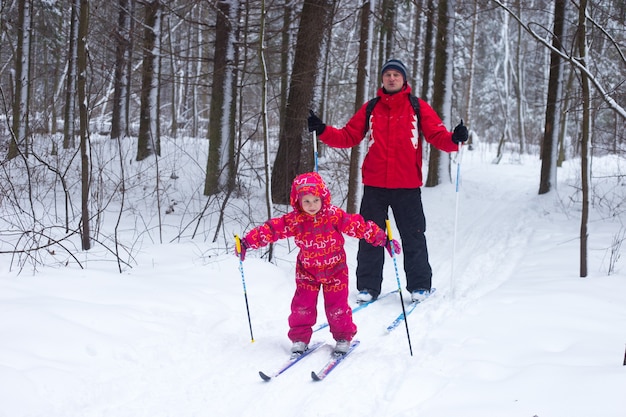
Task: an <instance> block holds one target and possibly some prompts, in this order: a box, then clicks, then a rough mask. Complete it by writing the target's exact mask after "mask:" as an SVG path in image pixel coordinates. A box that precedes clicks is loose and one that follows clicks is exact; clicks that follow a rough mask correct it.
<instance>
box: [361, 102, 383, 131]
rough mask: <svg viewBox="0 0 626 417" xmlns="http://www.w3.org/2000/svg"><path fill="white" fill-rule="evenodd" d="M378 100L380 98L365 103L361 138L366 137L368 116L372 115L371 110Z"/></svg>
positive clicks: (368, 128)
mask: <svg viewBox="0 0 626 417" xmlns="http://www.w3.org/2000/svg"><path fill="white" fill-rule="evenodd" d="M378 100H380V96H377V97H374V98H373V99H371V100H370V101H368V102H367V107H366V108H365V128H364V129H363V136H365V135H367V132H368V131H369V130H370V116H371V115H372V110H374V106H375V105H376V103H378Z"/></svg>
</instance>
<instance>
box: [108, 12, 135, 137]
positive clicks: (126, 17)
mask: <svg viewBox="0 0 626 417" xmlns="http://www.w3.org/2000/svg"><path fill="white" fill-rule="evenodd" d="M118 8H119V10H118V20H117V36H116V41H117V42H116V45H115V74H114V92H113V111H112V113H111V139H116V138H120V137H125V136H128V125H127V123H126V122H127V120H126V117H127V116H126V115H127V113H128V109H127V107H126V106H127V100H128V94H129V85H128V80H129V78H128V63H129V61H130V21H131V14H130V0H118Z"/></svg>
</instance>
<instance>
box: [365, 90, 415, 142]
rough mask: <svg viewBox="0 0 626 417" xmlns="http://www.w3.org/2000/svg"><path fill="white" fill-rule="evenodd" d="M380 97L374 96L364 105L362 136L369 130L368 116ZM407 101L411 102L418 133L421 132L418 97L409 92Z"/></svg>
mask: <svg viewBox="0 0 626 417" xmlns="http://www.w3.org/2000/svg"><path fill="white" fill-rule="evenodd" d="M378 100H380V97H374V98H373V99H371V100H370V101H368V102H367V107H365V128H364V129H363V136H365V135H367V132H368V131H369V130H370V116H371V115H372V110H374V106H376V103H378ZM409 101H410V102H411V107H413V111H414V112H415V115H416V116H417V129H418V131H419V134H420V135H421V134H422V118H421V113H420V101H419V99H418V98H417V97H416V96H414V95H412V94H409Z"/></svg>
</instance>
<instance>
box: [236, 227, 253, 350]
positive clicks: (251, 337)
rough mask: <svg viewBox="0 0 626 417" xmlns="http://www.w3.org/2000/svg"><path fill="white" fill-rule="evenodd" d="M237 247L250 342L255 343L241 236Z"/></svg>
mask: <svg viewBox="0 0 626 417" xmlns="http://www.w3.org/2000/svg"><path fill="white" fill-rule="evenodd" d="M235 247H236V248H237V254H238V255H239V271H241V283H242V284H243V297H244V298H245V300H246V311H247V312H248V327H250V342H252V343H254V335H253V334H252V320H250V307H249V305H248V292H247V291H246V278H245V277H244V275H243V259H241V239H239V235H235Z"/></svg>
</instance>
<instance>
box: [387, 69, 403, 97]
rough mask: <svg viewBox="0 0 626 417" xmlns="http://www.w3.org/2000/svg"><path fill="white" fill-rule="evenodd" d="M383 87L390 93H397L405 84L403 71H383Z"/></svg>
mask: <svg viewBox="0 0 626 417" xmlns="http://www.w3.org/2000/svg"><path fill="white" fill-rule="evenodd" d="M382 78H383V87H384V88H385V90H386V91H387V92H388V93H397V92H398V91H400V90H402V87H403V86H404V77H403V76H402V73H401V72H400V71H398V70H395V69H388V70H387V71H385V72H384V73H383V77H382Z"/></svg>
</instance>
